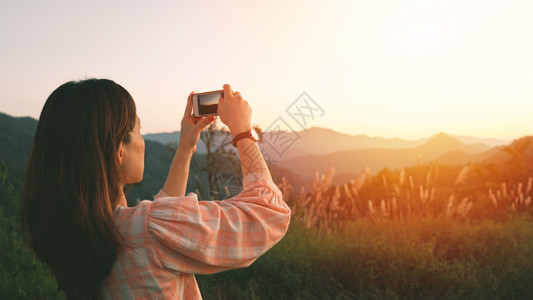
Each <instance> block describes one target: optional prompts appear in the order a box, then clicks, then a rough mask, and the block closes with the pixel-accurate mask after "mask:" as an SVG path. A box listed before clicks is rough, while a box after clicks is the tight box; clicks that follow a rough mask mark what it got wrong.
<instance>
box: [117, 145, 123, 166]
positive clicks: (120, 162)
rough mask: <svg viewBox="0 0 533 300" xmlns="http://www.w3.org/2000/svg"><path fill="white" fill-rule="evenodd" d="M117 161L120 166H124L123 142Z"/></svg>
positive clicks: (119, 147) (118, 151) (119, 146)
mask: <svg viewBox="0 0 533 300" xmlns="http://www.w3.org/2000/svg"><path fill="white" fill-rule="evenodd" d="M117 161H118V164H119V165H121V166H122V163H123V162H124V145H123V144H122V142H120V144H118V150H117Z"/></svg>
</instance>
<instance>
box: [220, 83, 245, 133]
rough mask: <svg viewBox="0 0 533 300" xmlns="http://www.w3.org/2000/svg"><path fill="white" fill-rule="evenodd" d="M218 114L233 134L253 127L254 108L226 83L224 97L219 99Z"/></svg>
mask: <svg viewBox="0 0 533 300" xmlns="http://www.w3.org/2000/svg"><path fill="white" fill-rule="evenodd" d="M218 115H219V116H220V120H221V121H222V123H224V124H226V125H227V126H228V127H229V130H230V131H231V134H232V135H233V136H235V135H237V134H239V133H241V132H245V131H248V130H250V129H252V108H251V107H250V105H249V104H248V102H247V101H246V100H244V99H243V98H242V96H241V93H239V92H235V93H234V92H233V91H232V90H231V86H230V85H229V84H224V98H220V99H219V101H218Z"/></svg>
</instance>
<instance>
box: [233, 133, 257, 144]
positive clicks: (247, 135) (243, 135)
mask: <svg viewBox="0 0 533 300" xmlns="http://www.w3.org/2000/svg"><path fill="white" fill-rule="evenodd" d="M245 138H251V139H252V141H254V142H257V139H255V138H254V136H253V135H252V130H248V131H245V132H241V133H239V134H237V135H236V136H234V137H233V140H232V141H231V144H232V145H233V146H234V147H237V142H238V141H240V140H242V139H245Z"/></svg>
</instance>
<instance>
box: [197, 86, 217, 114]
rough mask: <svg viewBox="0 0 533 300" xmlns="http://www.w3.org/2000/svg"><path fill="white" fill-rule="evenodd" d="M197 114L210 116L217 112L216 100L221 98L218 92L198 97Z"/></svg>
mask: <svg viewBox="0 0 533 300" xmlns="http://www.w3.org/2000/svg"><path fill="white" fill-rule="evenodd" d="M197 97H198V114H199V115H200V116H202V115H212V114H216V113H217V111H218V99H219V98H220V97H222V95H221V93H220V92H217V93H212V94H203V95H198V96H197Z"/></svg>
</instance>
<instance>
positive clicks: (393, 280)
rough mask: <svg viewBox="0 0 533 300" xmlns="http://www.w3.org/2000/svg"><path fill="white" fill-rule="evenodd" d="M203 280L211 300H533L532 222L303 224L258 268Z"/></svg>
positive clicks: (293, 227)
mask: <svg viewBox="0 0 533 300" xmlns="http://www.w3.org/2000/svg"><path fill="white" fill-rule="evenodd" d="M197 279H198V282H199V285H200V290H201V291H202V294H203V296H204V298H206V299H533V285H532V283H533V221H532V220H530V219H525V218H520V217H516V218H513V219H511V220H509V221H506V222H504V223H496V222H494V221H482V222H477V223H475V224H470V223H469V222H466V221H457V220H447V219H442V220H429V219H427V220H418V221H417V222H412V223H400V222H398V221H386V222H381V223H377V222H372V221H370V220H360V221H356V222H353V223H352V224H350V225H349V226H348V227H347V228H346V229H345V230H343V231H342V232H341V231H340V230H337V231H335V232H333V233H331V234H329V235H327V236H324V235H318V234H317V233H315V232H313V231H311V230H307V229H305V228H303V227H302V226H301V225H299V224H297V223H296V224H292V225H291V228H290V230H289V232H288V234H287V236H286V237H285V238H284V239H283V240H282V241H281V242H280V243H279V244H278V245H276V246H275V247H274V248H273V249H271V250H270V251H269V252H267V253H266V254H265V255H264V256H263V257H261V258H259V259H258V260H257V261H256V262H255V263H254V264H253V265H252V266H251V267H249V268H246V269H241V270H233V271H227V272H223V273H220V274H215V275H206V276H197Z"/></svg>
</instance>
